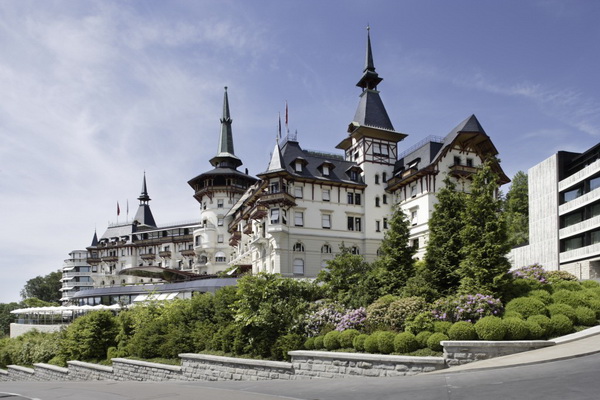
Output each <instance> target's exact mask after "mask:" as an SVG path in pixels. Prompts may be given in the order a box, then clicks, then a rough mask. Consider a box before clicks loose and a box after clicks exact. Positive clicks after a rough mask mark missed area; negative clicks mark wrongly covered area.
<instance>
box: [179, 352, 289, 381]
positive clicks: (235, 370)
mask: <svg viewBox="0 0 600 400" xmlns="http://www.w3.org/2000/svg"><path fill="white" fill-rule="evenodd" d="M179 357H180V358H181V369H182V372H183V375H184V376H187V377H188V378H189V379H190V380H206V381H225V380H234V381H258V380H266V379H286V380H289V379H295V375H294V370H293V368H292V364H291V363H286V362H281V361H265V360H251V359H244V358H231V357H219V356H211V355H205V354H191V353H190V354H180V355H179Z"/></svg>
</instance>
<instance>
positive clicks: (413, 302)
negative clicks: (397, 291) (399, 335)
mask: <svg viewBox="0 0 600 400" xmlns="http://www.w3.org/2000/svg"><path fill="white" fill-rule="evenodd" d="M427 307H428V306H427V302H426V301H425V299H424V298H423V297H417V296H413V297H403V298H400V299H398V300H395V301H394V302H392V303H391V304H390V305H389V307H388V308H387V310H386V312H385V315H384V317H383V322H384V324H385V325H386V326H389V327H390V328H392V329H394V330H396V331H403V330H404V326H405V324H406V322H407V321H410V320H412V319H414V318H415V317H416V316H417V315H418V314H419V313H421V312H423V311H426V310H427Z"/></svg>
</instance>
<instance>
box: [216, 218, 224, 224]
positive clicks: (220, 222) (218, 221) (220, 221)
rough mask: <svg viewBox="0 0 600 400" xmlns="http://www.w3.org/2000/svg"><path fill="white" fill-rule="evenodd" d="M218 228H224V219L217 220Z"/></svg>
mask: <svg viewBox="0 0 600 400" xmlns="http://www.w3.org/2000/svg"><path fill="white" fill-rule="evenodd" d="M217 226H223V218H219V219H217Z"/></svg>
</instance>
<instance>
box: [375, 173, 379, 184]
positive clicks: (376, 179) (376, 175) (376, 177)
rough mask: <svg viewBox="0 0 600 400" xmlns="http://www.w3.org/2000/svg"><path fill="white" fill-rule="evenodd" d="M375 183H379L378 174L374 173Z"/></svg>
mask: <svg viewBox="0 0 600 400" xmlns="http://www.w3.org/2000/svg"><path fill="white" fill-rule="evenodd" d="M375 184H376V185H379V174H375Z"/></svg>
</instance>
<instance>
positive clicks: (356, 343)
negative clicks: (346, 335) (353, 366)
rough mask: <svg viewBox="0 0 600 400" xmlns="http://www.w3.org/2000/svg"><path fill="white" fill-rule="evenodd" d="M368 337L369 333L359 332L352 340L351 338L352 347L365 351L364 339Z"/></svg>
mask: <svg viewBox="0 0 600 400" xmlns="http://www.w3.org/2000/svg"><path fill="white" fill-rule="evenodd" d="M368 337H369V335H366V334H364V333H361V334H360V335H358V336H356V337H355V338H354V340H352V347H354V350H356V351H365V340H366V339H367V338H368Z"/></svg>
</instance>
